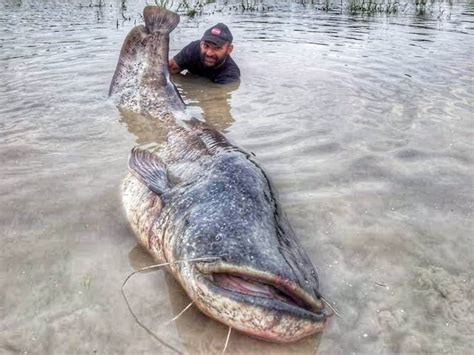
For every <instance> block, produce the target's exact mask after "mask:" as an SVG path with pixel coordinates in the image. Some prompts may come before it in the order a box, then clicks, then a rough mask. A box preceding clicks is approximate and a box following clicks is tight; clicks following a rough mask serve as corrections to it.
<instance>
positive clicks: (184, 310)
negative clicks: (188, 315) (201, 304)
mask: <svg viewBox="0 0 474 355" xmlns="http://www.w3.org/2000/svg"><path fill="white" fill-rule="evenodd" d="M193 304H194V301H192V302H191V303H190V304H188V305H187V306H186V307H185V308H184V309H183V310H182V311H181V312H179V313H178V315H176V316H174V317H173V318H172V319H170V320H169V321H167V322H164V323H163V325H167V324H169V323H171V322H174V321H175V320H176V319H178V318H179V317H181V316H182V315H183V313H184V312H186V311H187V310H188V309H189V308H190V307H191V306H192V305H193Z"/></svg>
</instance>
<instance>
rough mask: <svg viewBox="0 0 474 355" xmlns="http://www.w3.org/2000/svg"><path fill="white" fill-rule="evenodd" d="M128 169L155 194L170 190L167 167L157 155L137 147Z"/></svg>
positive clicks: (133, 150) (133, 151)
mask: <svg viewBox="0 0 474 355" xmlns="http://www.w3.org/2000/svg"><path fill="white" fill-rule="evenodd" d="M128 167H129V169H130V172H131V173H132V174H133V175H134V176H135V177H136V178H137V179H138V180H140V181H141V182H142V183H143V184H145V185H146V187H148V188H149V189H150V190H151V191H153V192H154V193H156V194H158V195H161V194H163V192H165V191H166V190H167V189H169V188H170V185H169V181H168V175H167V173H166V165H165V163H163V162H162V161H161V160H160V158H158V157H157V156H156V155H155V154H152V153H150V152H148V151H146V150H142V149H139V148H137V147H135V148H133V149H132V152H131V154H130V159H129V160H128Z"/></svg>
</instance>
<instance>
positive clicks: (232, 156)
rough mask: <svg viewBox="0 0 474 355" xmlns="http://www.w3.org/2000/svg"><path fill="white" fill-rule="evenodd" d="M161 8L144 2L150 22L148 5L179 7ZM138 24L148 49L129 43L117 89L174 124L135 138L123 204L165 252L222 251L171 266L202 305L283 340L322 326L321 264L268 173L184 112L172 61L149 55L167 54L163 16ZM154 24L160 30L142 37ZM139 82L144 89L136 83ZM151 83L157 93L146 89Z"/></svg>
mask: <svg viewBox="0 0 474 355" xmlns="http://www.w3.org/2000/svg"><path fill="white" fill-rule="evenodd" d="M148 8H152V10H153V11H151V10H147V9H148ZM156 9H157V8H156V7H147V8H146V9H145V22H147V16H146V15H147V11H148V14H150V11H151V13H153V12H154V11H159V12H160V13H161V15H162V16H164V17H165V20H166V18H168V17H169V16H172V15H169V14H168V13H169V11H166V10H161V9H160V10H156ZM156 18H160V17H159V16H156ZM160 21H161V23H168V22H167V21H163V20H160ZM174 22H175V21H174ZM149 23H150V21H148V22H147V26H148V25H149ZM151 23H152V24H153V21H151ZM150 26H152V27H153V25H150ZM142 27H143V26H142ZM137 28H138V29H137ZM137 28H135V29H133V30H132V32H131V34H129V36H128V37H127V39H126V41H125V43H126V45H127V48H135V52H136V53H147V54H146V55H144V56H142V55H139V56H138V55H135V56H133V55H130V54H128V52H127V51H125V53H126V56H127V58H128V59H126V60H124V61H122V60H119V65H118V66H117V71H118V72H119V74H117V72H116V75H115V76H114V79H113V82H112V85H111V93H112V95H115V96H116V97H118V99H119V100H118V103H119V106H121V107H122V108H127V109H130V110H134V111H136V112H141V113H143V114H144V115H148V116H150V117H152V118H154V119H160V120H162V121H163V122H165V123H166V124H167V125H168V127H169V133H168V138H167V141H166V143H164V144H163V145H162V146H161V147H160V150H159V151H157V152H154V153H150V152H147V151H143V150H140V149H137V148H134V150H133V151H132V153H131V156H130V161H129V168H130V169H129V170H130V172H129V174H128V175H127V177H126V178H125V179H124V181H123V184H122V200H123V204H124V207H125V211H126V214H127V217H128V219H129V221H130V225H131V227H132V229H133V231H134V233H135V234H136V236H137V238H138V241H139V243H140V245H142V246H143V247H144V248H145V249H146V250H148V252H149V253H150V254H151V255H152V256H153V258H154V259H155V260H156V261H157V262H174V261H178V260H186V259H194V258H203V257H218V258H219V259H218V260H214V261H206V262H186V263H178V264H172V265H170V270H171V272H172V273H173V275H174V276H175V278H176V279H177V280H178V281H179V282H180V284H181V285H182V287H183V288H184V290H185V291H186V293H187V294H188V296H189V297H190V298H191V299H192V300H193V301H194V302H195V304H196V306H197V307H198V308H199V309H200V310H201V311H203V312H204V313H206V314H207V315H209V316H210V317H212V318H214V319H216V320H218V321H220V322H222V323H224V324H226V325H228V326H231V327H232V328H234V329H237V330H240V331H242V332H244V333H246V334H248V335H251V336H254V337H257V338H261V339H266V340H270V341H275V342H292V341H296V340H298V339H301V338H302V337H305V336H307V335H309V334H313V333H316V332H319V331H321V330H322V329H323V327H324V325H325V323H326V319H327V317H328V313H327V312H326V310H325V309H324V304H323V303H322V301H321V297H320V294H319V291H318V288H319V281H318V277H317V274H316V271H315V269H314V267H313V265H312V263H311V261H310V259H309V257H308V256H307V254H306V253H305V251H304V249H303V248H302V247H301V246H300V244H299V243H298V241H297V238H296V236H295V234H294V232H293V230H292V229H291V227H290V225H289V223H288V221H287V219H286V217H285V215H284V213H283V212H282V210H281V209H280V207H279V204H278V200H277V197H276V194H275V190H274V188H273V187H272V185H271V183H270V181H269V178H268V176H267V175H266V174H265V172H264V171H263V169H262V168H261V167H260V166H259V164H258V163H257V162H256V161H255V159H254V158H253V156H252V155H250V154H248V153H247V152H245V151H244V150H242V149H240V148H238V147H237V146H235V145H232V144H231V143H230V142H229V141H228V140H227V139H226V137H225V136H224V135H222V134H221V133H219V132H217V131H215V130H213V129H211V128H209V127H208V126H206V125H205V124H204V123H202V122H200V121H198V120H196V119H192V118H185V119H183V117H186V114H185V113H183V109H184V106H183V107H181V106H180V105H179V104H178V103H179V102H180V98H179V95H178V93H177V92H176V91H175V92H174V95H173V92H172V91H171V89H172V90H174V87H173V86H169V83H168V81H169V79H167V80H161V79H160V78H162V77H169V74H168V73H167V68H161V69H160V70H159V73H156V72H154V71H152V70H150V69H149V66H150V63H152V62H153V61H154V62H153V63H156V61H157V60H158V59H156V58H150V57H153V55H154V54H156V53H160V56H161V57H160V60H165V59H166V62H167V58H168V40H169V39H168V37H166V38H165V37H159V36H158V37H157V36H155V34H154V33H155V32H156V31H158V32H159V29H158V30H156V28H159V26H155V27H154V28H155V32H153V31H150V30H147V29H146V28H145V29H143V28H141V27H140V26H139V27H137ZM167 28H168V27H167ZM173 28H174V27H173ZM146 33H152V34H151V36H152V37H153V36H154V37H153V39H150V38H142V36H143V35H144V34H146ZM148 36H150V34H148ZM145 37H146V36H145ZM127 41H138V42H139V43H141V46H144V47H145V48H147V49H148V48H153V50H150V51H147V50H143V49H142V48H141V47H140V45H139V44H138V43H128V42H127ZM160 41H163V42H165V43H161V42H160ZM124 47H125V44H124ZM163 47H166V51H165V50H163ZM165 52H166V53H165ZM123 53H124V50H123V49H122V55H123ZM130 58H134V59H133V60H135V61H137V63H135V64H136V65H135V64H134V63H133V60H131V59H130ZM142 61H144V62H145V63H142ZM121 62H122V64H121ZM125 62H126V63H128V64H127V65H125V64H123V63H125ZM137 68H139V69H138V70H137ZM134 75H136V76H139V77H140V76H149V77H153V76H154V75H158V79H157V83H158V84H157V83H154V84H153V85H149V81H147V80H143V79H142V78H141V77H140V78H136V79H133V76H134ZM121 78H124V79H123V81H124V82H122V79H121ZM134 85H138V86H140V85H144V86H145V88H146V90H142V91H140V88H139V87H138V88H134V89H130V88H131V87H133V86H134ZM157 85H158V86H157ZM160 85H161V87H160ZM171 85H172V84H171ZM134 92H138V94H135V93H134ZM130 93H132V94H130ZM149 93H151V95H152V97H151V98H150V97H149V98H142V97H141V95H148V94H149ZM160 93H161V94H163V93H165V94H163V96H159V95H160ZM121 95H122V96H121ZM153 95H155V96H153ZM153 100H157V101H156V104H154V103H153ZM137 102H138V104H137ZM235 280H237V281H235ZM234 281H235V282H237V286H236V287H237V288H239V287H246V288H250V289H252V291H251V292H247V291H245V292H238V290H236V289H233V288H232V287H230V288H229V287H228V286H227V285H230V284H231V283H232V282H234ZM253 288H255V289H253Z"/></svg>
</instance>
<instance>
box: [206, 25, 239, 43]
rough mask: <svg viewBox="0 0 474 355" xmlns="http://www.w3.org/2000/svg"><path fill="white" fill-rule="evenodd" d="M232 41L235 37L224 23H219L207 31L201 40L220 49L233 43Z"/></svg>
mask: <svg viewBox="0 0 474 355" xmlns="http://www.w3.org/2000/svg"><path fill="white" fill-rule="evenodd" d="M232 40H233V37H232V33H230V30H229V27H227V26H226V25H224V24H223V23H218V24H217V25H215V26H212V27H211V28H209V29H207V30H206V32H204V35H203V36H202V38H201V41H206V42H211V43H213V44H215V45H217V46H219V47H222V46H223V45H224V44H225V43H227V42H229V43H232Z"/></svg>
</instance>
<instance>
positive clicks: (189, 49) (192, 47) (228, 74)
mask: <svg viewBox="0 0 474 355" xmlns="http://www.w3.org/2000/svg"><path fill="white" fill-rule="evenodd" d="M199 44H200V41H199V40H197V41H194V42H191V43H189V44H188V45H187V46H186V47H184V48H183V49H181V51H180V52H179V53H178V54H176V55H175V56H174V60H175V61H176V64H178V66H179V67H180V68H181V69H183V70H184V69H187V70H189V71H190V72H191V73H193V74H197V75H201V76H205V77H207V78H209V79H211V81H213V82H215V83H218V84H228V83H232V82H234V81H237V80H239V78H240V70H239V67H238V66H237V64H235V62H234V60H233V59H232V58H231V57H230V55H229V56H228V57H227V59H226V61H225V62H224V64H223V65H222V66H220V67H219V68H215V69H214V68H207V67H205V66H204V65H203V64H202V62H201V51H200V49H199Z"/></svg>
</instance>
